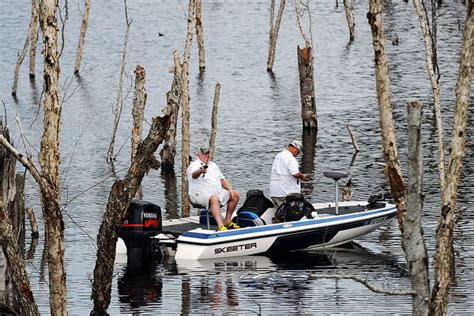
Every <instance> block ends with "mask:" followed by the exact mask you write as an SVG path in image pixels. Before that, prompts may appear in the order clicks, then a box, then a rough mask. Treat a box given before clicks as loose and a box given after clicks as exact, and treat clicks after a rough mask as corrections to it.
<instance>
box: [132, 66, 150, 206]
mask: <svg viewBox="0 0 474 316" xmlns="http://www.w3.org/2000/svg"><path fill="white" fill-rule="evenodd" d="M146 97H147V94H146V88H145V68H143V67H142V66H140V65H137V67H136V68H135V95H134V97H133V108H132V116H133V129H132V150H131V155H132V157H131V161H133V157H135V155H136V153H137V148H138V145H139V144H140V142H141V140H142V133H143V117H144V111H145V106H146ZM136 198H137V199H141V198H142V188H141V187H140V188H138V190H137V195H136Z"/></svg>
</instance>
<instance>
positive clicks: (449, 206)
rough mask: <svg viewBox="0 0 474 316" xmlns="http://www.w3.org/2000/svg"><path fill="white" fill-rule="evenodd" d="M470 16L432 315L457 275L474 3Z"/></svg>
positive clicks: (442, 311) (443, 305)
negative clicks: (456, 245)
mask: <svg viewBox="0 0 474 316" xmlns="http://www.w3.org/2000/svg"><path fill="white" fill-rule="evenodd" d="M466 5H467V16H466V22H465V26H464V40H463V47H462V52H461V62H460V66H459V77H458V82H457V86H456V103H455V109H454V117H453V128H452V132H451V147H450V153H451V154H450V157H449V162H448V169H447V173H446V181H445V183H446V185H445V188H444V191H443V195H442V200H441V217H440V219H439V222H438V227H437V229H436V251H435V258H434V263H435V264H434V268H435V282H434V286H433V292H432V294H431V302H430V314H431V315H446V313H447V309H448V299H449V289H450V285H451V276H453V275H454V250H453V229H454V223H455V220H456V216H457V211H456V199H457V190H458V185H459V177H460V174H461V168H462V163H463V157H464V148H465V143H466V127H467V115H468V114H467V113H468V108H469V105H470V98H471V77H472V64H471V63H472V59H473V47H474V16H473V14H472V10H473V4H472V0H470V1H467V2H466Z"/></svg>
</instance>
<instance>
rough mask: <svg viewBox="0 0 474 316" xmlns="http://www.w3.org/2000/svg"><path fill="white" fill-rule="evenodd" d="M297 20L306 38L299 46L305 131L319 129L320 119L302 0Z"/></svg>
mask: <svg viewBox="0 0 474 316" xmlns="http://www.w3.org/2000/svg"><path fill="white" fill-rule="evenodd" d="M295 11H296V21H297V24H298V27H299V29H300V32H301V36H302V37H303V39H304V42H305V47H303V48H300V47H299V46H297V48H296V53H297V55H298V71H299V75H300V97H301V117H302V120H303V131H310V130H315V131H317V130H318V119H317V115H316V97H315V93H314V76H313V72H314V71H313V61H314V59H313V49H312V45H311V42H310V41H309V39H308V37H307V36H306V34H305V33H304V31H303V27H302V25H301V19H300V16H301V13H300V0H296V1H295ZM310 28H311V27H310Z"/></svg>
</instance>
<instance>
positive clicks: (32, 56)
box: [28, 0, 39, 78]
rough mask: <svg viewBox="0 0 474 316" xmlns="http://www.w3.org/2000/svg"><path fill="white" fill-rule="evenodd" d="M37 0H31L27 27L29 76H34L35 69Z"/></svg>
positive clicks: (37, 27)
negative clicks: (29, 18) (28, 25)
mask: <svg viewBox="0 0 474 316" xmlns="http://www.w3.org/2000/svg"><path fill="white" fill-rule="evenodd" d="M38 31H39V25H38V0H31V21H30V29H29V35H28V37H29V39H30V78H34V77H35V71H36V69H35V68H36V46H38Z"/></svg>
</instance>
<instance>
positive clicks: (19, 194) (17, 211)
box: [12, 159, 25, 247]
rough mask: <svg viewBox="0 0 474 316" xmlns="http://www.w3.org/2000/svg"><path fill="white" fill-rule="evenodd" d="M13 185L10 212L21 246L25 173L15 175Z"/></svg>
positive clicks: (23, 237) (22, 243) (23, 228)
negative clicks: (13, 193) (11, 208)
mask: <svg viewBox="0 0 474 316" xmlns="http://www.w3.org/2000/svg"><path fill="white" fill-rule="evenodd" d="M15 162H16V159H15ZM15 186H16V188H15V192H16V194H15V200H14V206H13V214H12V215H13V217H12V221H13V231H15V232H16V236H17V239H18V244H19V245H21V247H23V246H24V244H25V195H24V190H25V175H24V174H23V173H17V174H16V175H15Z"/></svg>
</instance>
